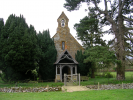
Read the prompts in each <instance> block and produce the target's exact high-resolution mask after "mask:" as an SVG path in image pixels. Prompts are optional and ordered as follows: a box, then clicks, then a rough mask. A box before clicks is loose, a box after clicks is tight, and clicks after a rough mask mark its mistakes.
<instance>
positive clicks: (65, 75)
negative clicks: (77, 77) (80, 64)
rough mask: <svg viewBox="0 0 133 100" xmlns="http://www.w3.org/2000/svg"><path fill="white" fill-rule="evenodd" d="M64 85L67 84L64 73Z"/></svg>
mask: <svg viewBox="0 0 133 100" xmlns="http://www.w3.org/2000/svg"><path fill="white" fill-rule="evenodd" d="M64 85H65V86H66V74H65V73H64Z"/></svg>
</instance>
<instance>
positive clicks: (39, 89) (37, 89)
mask: <svg viewBox="0 0 133 100" xmlns="http://www.w3.org/2000/svg"><path fill="white" fill-rule="evenodd" d="M49 91H61V87H34V88H31V87H28V88H22V87H11V88H8V87H4V88H0V92H9V93H13V92H49Z"/></svg>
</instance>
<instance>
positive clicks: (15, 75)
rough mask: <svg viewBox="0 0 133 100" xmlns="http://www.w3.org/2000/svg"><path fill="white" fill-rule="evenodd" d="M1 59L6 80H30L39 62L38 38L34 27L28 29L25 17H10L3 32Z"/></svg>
mask: <svg viewBox="0 0 133 100" xmlns="http://www.w3.org/2000/svg"><path fill="white" fill-rule="evenodd" d="M0 41H1V42H2V45H1V47H2V50H1V51H2V53H1V58H2V61H3V62H4V65H3V69H2V71H3V73H4V74H5V76H4V78H5V79H6V80H21V79H26V78H29V76H28V74H27V73H29V74H31V70H33V69H35V67H36V66H35V62H36V60H37V38H36V32H35V30H34V27H32V26H30V27H28V25H27V23H26V22H25V19H24V18H23V16H21V15H20V17H17V16H15V15H10V16H9V18H8V20H7V21H6V24H5V26H4V28H3V30H2V34H1V40H0Z"/></svg>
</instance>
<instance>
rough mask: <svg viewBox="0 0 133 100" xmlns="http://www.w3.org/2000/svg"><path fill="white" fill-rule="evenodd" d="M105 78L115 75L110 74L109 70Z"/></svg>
mask: <svg viewBox="0 0 133 100" xmlns="http://www.w3.org/2000/svg"><path fill="white" fill-rule="evenodd" d="M105 78H113V75H112V74H110V73H109V72H107V73H106V74H105Z"/></svg>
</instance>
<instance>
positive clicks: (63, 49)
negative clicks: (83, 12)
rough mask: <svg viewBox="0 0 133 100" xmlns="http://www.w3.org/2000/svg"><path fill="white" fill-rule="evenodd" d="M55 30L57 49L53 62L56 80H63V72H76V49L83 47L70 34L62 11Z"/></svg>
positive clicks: (66, 19)
mask: <svg viewBox="0 0 133 100" xmlns="http://www.w3.org/2000/svg"><path fill="white" fill-rule="evenodd" d="M57 22H58V27H57V32H56V34H55V35H54V36H53V40H54V43H55V47H56V50H57V59H56V62H55V63H54V64H55V66H56V75H55V80H56V81H61V82H62V81H63V78H64V73H65V74H68V75H73V74H77V65H78V62H77V61H76V60H75V53H77V50H83V47H82V46H81V45H80V44H79V43H78V42H77V40H76V39H75V38H74V37H73V36H72V35H71V33H70V29H69V27H68V22H69V19H68V17H67V16H66V15H65V13H64V12H62V13H61V15H60V16H59V18H58V19H57Z"/></svg>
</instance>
